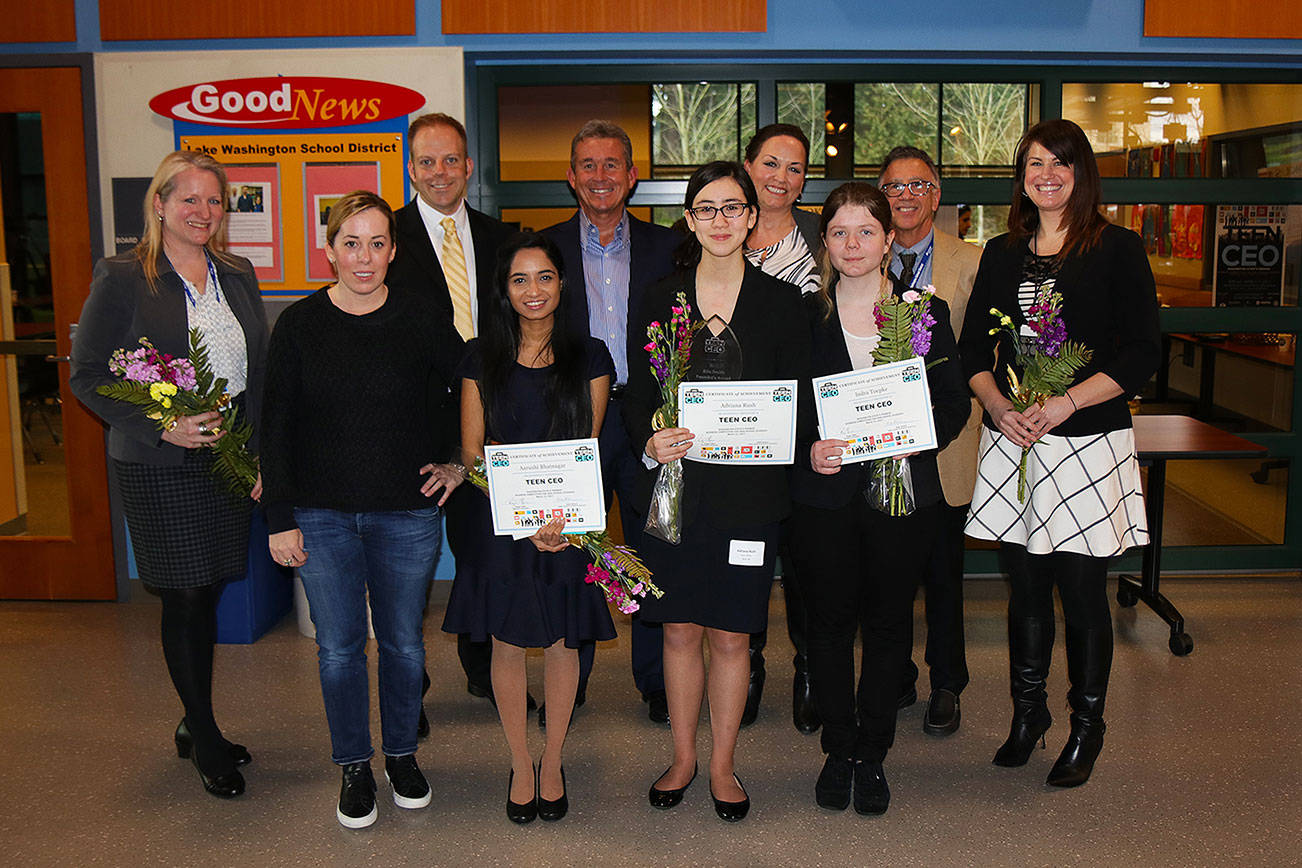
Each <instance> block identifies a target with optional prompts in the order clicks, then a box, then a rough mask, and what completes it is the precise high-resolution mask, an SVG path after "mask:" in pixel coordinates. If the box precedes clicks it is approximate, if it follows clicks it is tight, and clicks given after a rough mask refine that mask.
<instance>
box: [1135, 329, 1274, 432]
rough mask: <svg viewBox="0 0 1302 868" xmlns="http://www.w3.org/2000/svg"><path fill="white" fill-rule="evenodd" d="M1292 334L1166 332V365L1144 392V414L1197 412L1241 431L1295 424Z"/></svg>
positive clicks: (1200, 416)
mask: <svg viewBox="0 0 1302 868" xmlns="http://www.w3.org/2000/svg"><path fill="white" fill-rule="evenodd" d="M1296 347H1297V336H1296V335H1294V334H1291V333H1287V332H1285V333H1270V332H1266V333H1262V332H1252V333H1226V332H1220V333H1199V334H1189V333H1183V332H1173V333H1171V334H1164V335H1162V351H1163V352H1162V364H1161V367H1159V368H1158V371H1157V375H1156V376H1155V377H1154V378H1153V380H1152V382H1151V383H1150V384H1149V387H1148V388H1147V389H1146V390H1145V392H1144V412H1146V413H1168V414H1174V415H1179V416H1193V417H1194V418H1196V419H1200V420H1202V421H1203V422H1207V423H1209V424H1212V425H1215V426H1216V427H1218V428H1223V429H1225V430H1226V431H1232V432H1234V433H1236V434H1238V433H1244V432H1248V433H1253V432H1277V431H1288V430H1290V429H1291V428H1292V424H1293V366H1294V358H1295V354H1296Z"/></svg>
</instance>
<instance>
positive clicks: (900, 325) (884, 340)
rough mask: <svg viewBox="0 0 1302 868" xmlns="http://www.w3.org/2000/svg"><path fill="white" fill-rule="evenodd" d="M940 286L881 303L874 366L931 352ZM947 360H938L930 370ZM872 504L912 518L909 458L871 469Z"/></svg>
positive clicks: (876, 310)
mask: <svg viewBox="0 0 1302 868" xmlns="http://www.w3.org/2000/svg"><path fill="white" fill-rule="evenodd" d="M935 294H936V287H934V286H930V285H928V286H925V287H923V288H922V289H921V290H917V289H908V290H905V292H904V293H903V294H902V295H901V296H900V297H898V298H897V297H896V296H895V295H891V296H889V297H888V298H884V299H882V300H880V301H878V302H877V305H876V307H874V308H873V316H874V317H875V318H876V320H877V333H878V335H879V336H880V341H879V342H878V344H877V349H875V350H873V364H875V365H888V364H891V363H892V362H902V361H904V360H905V359H911V358H914V357H915V356H916V357H919V358H922V357H925V356H926V355H927V353H928V352H930V351H931V329H932V328H933V327H934V326H935V325H936V318H935V317H934V316H932V315H931V297H932V296H933V295H935ZM943 361H945V360H944V359H936V360H935V361H933V362H932V363H931V364H929V365H927V367H931V366H932V365H937V364H939V363H940V362H943ZM866 495H867V497H868V502H869V503H870V504H871V505H872V506H873V508H874V509H877V510H878V511H880V512H884V513H886V514H887V515H890V516H901V515H908V514H910V513H911V512H913V510H914V509H915V508H916V503H915V502H914V499H913V475H912V473H911V472H910V470H909V459H907V458H901V459H899V460H896V459H894V458H878V459H875V460H873V461H872V462H871V463H870V464H869V467H868V490H867V492H866Z"/></svg>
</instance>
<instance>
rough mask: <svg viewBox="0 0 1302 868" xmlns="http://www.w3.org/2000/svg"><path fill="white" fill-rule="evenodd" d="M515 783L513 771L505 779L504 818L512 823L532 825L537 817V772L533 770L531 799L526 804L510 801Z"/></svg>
mask: <svg viewBox="0 0 1302 868" xmlns="http://www.w3.org/2000/svg"><path fill="white" fill-rule="evenodd" d="M514 783H515V769H511V775H510V777H508V778H507V779H506V817H507V819H508V820H510V821H511V822H512V823H519V824H520V825H524V824H525V823H532V822H533V821H534V818H535V817H537V816H538V770H537V769H534V778H533V798H532V799H531V800H529V801H527V802H513V801H511V787H512V785H513V784H514Z"/></svg>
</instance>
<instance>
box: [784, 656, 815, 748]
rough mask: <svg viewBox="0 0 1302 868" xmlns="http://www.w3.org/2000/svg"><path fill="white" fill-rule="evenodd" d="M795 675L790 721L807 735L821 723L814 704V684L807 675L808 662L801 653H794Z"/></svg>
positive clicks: (792, 685) (792, 686) (792, 687)
mask: <svg viewBox="0 0 1302 868" xmlns="http://www.w3.org/2000/svg"><path fill="white" fill-rule="evenodd" d="M795 663H796V677H795V679H794V680H793V681H792V682H791V722H792V723H794V724H795V725H796V730H797V731H798V732H801V733H804V734H805V735H809V734H810V733H812V732H817V731H818V728H819V727H820V726H822V725H823V721H822V718H820V717H819V716H818V708H817V707H816V706H815V705H814V685H813V681H812V680H811V679H810V677H809V664H808V662H807V661H806V660H805V656H804V655H803V654H797V655H796V660H795Z"/></svg>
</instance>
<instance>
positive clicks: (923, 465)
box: [791, 283, 972, 509]
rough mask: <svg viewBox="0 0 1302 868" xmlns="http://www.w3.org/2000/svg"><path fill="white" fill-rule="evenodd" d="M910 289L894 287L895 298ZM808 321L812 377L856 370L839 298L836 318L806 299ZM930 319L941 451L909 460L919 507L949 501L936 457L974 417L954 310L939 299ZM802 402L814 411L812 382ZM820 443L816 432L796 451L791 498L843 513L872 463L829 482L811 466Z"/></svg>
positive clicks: (930, 374) (931, 385) (930, 382)
mask: <svg viewBox="0 0 1302 868" xmlns="http://www.w3.org/2000/svg"><path fill="white" fill-rule="evenodd" d="M905 289H907V287H905V286H902V285H900V284H899V283H896V284H895V292H896V294H897V295H898V294H900V293H902V292H904V290H905ZM803 302H804V306H805V315H806V317H807V318H808V322H809V330H810V339H811V341H812V344H813V371H812V374H811V376H812V377H823V376H826V375H828V374H840V373H843V372H845V371H850V370H854V367H853V364H852V363H851V361H850V351H849V349H847V348H846V344H845V334H844V333H843V332H842V330H841V317H840V315H839V314H838V308H837V305H836V292H835V291H833V292H832V313H831V315H830V316H828V317H827V318H826V319H824V318H823V307H822V305H821V304H819V302H818V296H817V294H815V293H810V294H809V295H806V296H805V297H804V299H803ZM931 315H932V316H933V317H935V319H936V325H935V326H933V327H932V330H931V351H930V352H928V353H927V355H926V361H927V363H928V364H931V363H932V362H936V361H938V360H941V359H944V361H940V362H939V364H936V365H934V366H933V367H931V368H929V369H928V370H927V387H928V389H929V390H930V391H931V412H932V417H933V418H934V419H935V421H936V440H937V448H936V449H928V450H927V451H925V452H923V453H921V454H920V455H915V456H913V457H912V458H910V459H909V473H910V475H911V476H912V478H913V499H914V503H915V504H916V505H917V506H918V507H919V508H921V507H924V506H931V505H932V504H934V503H939V502H940V501H941V500H942V499H943V498H944V492H943V491H942V490H941V487H940V473H939V472H938V471H937V470H936V454H937V452H939V451H940V450H941V449H944V448H945V447H946V446H948V445H949V443H950V441H951V440H953V439H954V438H955V437H957V436H958V435H959V432H960V431H962V430H963V426H964V425H965V424H966V423H967V417H968V415H969V414H970V413H971V411H972V396H971V393H970V392H969V391H968V390H967V386H966V385H965V384H964V382H963V374H962V367H961V366H960V364H959V359H958V348H957V347H956V346H955V345H954V331H953V329H951V328H950V325H949V305H947V304H945V302H944V300H942V299H941V298H940V297H939V296H932V298H931ZM802 386H803V388H802V391H801V395H800V400H802V401H805V402H807V403H808V404H810V406H811V407H812V405H813V402H814V395H813V388H812V384H811V383H810V382H809V381H806V382H804V383H803V384H802ZM817 439H818V436H817V432H814V433H813V435H812V436H808V437H807V438H806V439H805V440H803V441H800V442H799V443H797V445H796V468H795V470H794V471H793V472H792V478H791V498H792V500H794V501H795V502H796V503H800V504H804V505H806V506H817V507H820V508H822V509H838V508H840V507H843V506H845V505H846V504H847V503H849V502H850V501H851V499H852V498H854V497H855V496H857V495H858V494H859V493H860V492H862V491H863V490H864V488H865V486H866V485H867V483H868V479H867V473H868V468H869V467H870V466H871V462H867V461H863V462H860V463H858V464H850V465H846V466H845V467H843V468H841V470H840V472H838V473H833V474H831V475H830V476H825V475H823V474H821V473H815V472H814V470H813V469H812V467H811V466H810V461H809V448H810V447H811V446H812V445H813V444H814V442H815V441H816V440H817Z"/></svg>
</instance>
